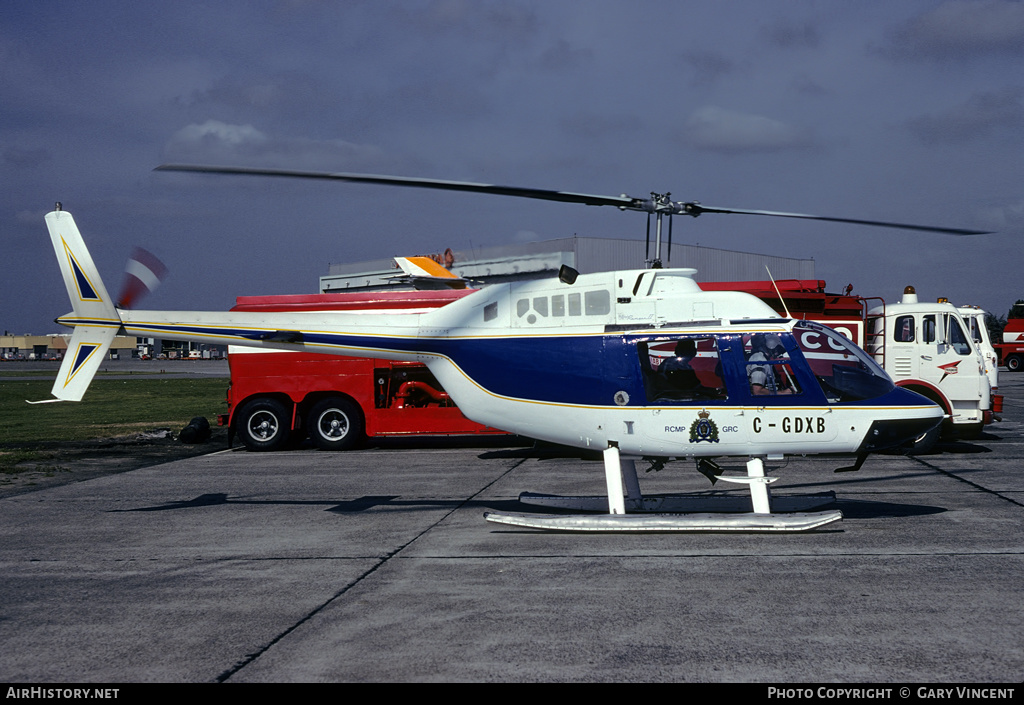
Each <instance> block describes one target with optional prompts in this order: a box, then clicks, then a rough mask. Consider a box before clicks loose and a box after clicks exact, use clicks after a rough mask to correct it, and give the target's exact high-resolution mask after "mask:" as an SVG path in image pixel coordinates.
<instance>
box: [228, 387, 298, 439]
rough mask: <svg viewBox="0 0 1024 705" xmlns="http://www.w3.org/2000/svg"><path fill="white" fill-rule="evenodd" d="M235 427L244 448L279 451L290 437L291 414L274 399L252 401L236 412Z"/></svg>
mask: <svg viewBox="0 0 1024 705" xmlns="http://www.w3.org/2000/svg"><path fill="white" fill-rule="evenodd" d="M236 419H237V420H236V421H235V426H236V427H237V429H238V435H239V436H240V437H241V439H242V443H243V444H244V445H245V447H246V448H248V449H249V450H252V451H274V450H281V449H282V448H284V447H285V446H286V445H288V438H289V436H290V435H291V428H290V426H291V414H289V413H288V408H287V407H286V406H285V405H284V404H282V403H281V402H279V401H277V400H276V399H269V398H264V399H254V400H252V401H251V402H249V403H248V404H246V405H245V406H244V407H242V410H241V411H239V412H238V414H237V415H236Z"/></svg>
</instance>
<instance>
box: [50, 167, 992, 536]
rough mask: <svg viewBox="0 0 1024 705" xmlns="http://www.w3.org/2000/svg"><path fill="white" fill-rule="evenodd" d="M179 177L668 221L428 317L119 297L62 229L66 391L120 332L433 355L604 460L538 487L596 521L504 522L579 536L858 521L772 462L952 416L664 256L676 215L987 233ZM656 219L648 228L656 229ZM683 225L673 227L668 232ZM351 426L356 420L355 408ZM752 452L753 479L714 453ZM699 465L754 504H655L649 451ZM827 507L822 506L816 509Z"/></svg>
mask: <svg viewBox="0 0 1024 705" xmlns="http://www.w3.org/2000/svg"><path fill="white" fill-rule="evenodd" d="M159 169H162V170H175V171H193V172H206V173H222V174H253V175H269V176H287V177H299V178H326V179H335V180H341V181H354V182H363V183H375V184H389V185H399V186H415V187H422V188H434V189H446V190H461V191H470V192H477V193H489V194H499V195H512V196H521V197H529V198H541V199H546V200H556V201H564V202H570V203H583V204H587V205H610V206H614V207H617V208H620V209H622V210H639V211H644V212H646V213H648V225H649V223H650V215H652V214H653V215H654V216H655V217H656V219H657V235H658V237H657V239H656V250H655V257H654V259H653V260H650V261H649V266H648V268H646V269H638V270H625V271H615V272H603V273H598V274H585V275H580V274H578V273H577V272H575V271H574V270H572V269H571V268H568V267H563V268H562V271H561V272H560V273H559V276H558V278H557V279H550V280H534V281H523V282H513V283H506V284H500V285H493V286H488V287H485V288H482V289H479V290H477V291H475V292H473V293H472V294H470V295H468V296H465V297H463V298H460V299H459V300H457V301H454V302H452V303H450V304H448V305H446V306H443V307H441V308H438V309H434V310H431V311H428V312H419V313H407V314H400V313H386V314H384V313H382V314H372V313H367V312H361V313H358V314H353V313H345V312H335V311H331V312H324V311H319V312H292V313H266V312H196V311H141V310H125V309H120V308H117V307H116V306H115V304H114V302H113V301H112V300H111V298H110V297H109V295H108V293H107V290H106V288H105V287H104V285H103V282H102V280H101V279H100V276H99V273H98V272H97V270H96V267H95V265H94V263H93V260H92V257H91V256H90V254H89V252H88V250H87V248H86V246H85V243H84V241H83V239H82V236H81V234H80V233H79V230H78V228H77V226H76V224H75V221H74V219H73V218H72V217H71V214H70V213H68V212H67V211H63V210H61V208H60V206H59V204H58V207H57V209H56V210H54V211H53V212H51V213H49V214H47V216H46V223H47V226H48V228H49V232H50V237H51V240H52V243H53V247H54V250H55V252H56V254H57V259H58V260H59V262H60V266H61V271H62V274H63V278H64V283H65V286H66V287H67V291H68V295H69V296H70V298H71V303H72V309H73V310H72V312H71V313H68V314H66V315H64V316H61V317H59V318H58V319H57V322H58V323H61V324H63V325H66V326H70V327H72V328H74V334H73V336H72V338H71V342H70V344H69V346H68V351H67V354H66V356H65V358H64V361H63V364H62V365H61V368H60V372H59V373H58V377H57V380H56V382H55V384H54V387H53V390H52V393H53V395H54V397H55V398H54V399H49V400H45V401H62V400H67V401H79V400H81V398H82V396H83V394H84V393H85V391H86V389H87V388H88V386H89V384H90V382H91V380H92V378H93V376H94V375H95V373H96V370H97V369H98V367H99V364H100V362H101V360H102V359H103V358H104V357H105V356H106V353H107V350H108V348H109V346H110V344H111V342H112V341H113V339H114V337H115V336H116V335H117V334H118V333H121V334H127V335H134V336H142V337H157V338H162V339H171V340H191V341H200V342H207V343H216V344H231V345H246V346H253V347H261V348H272V349H281V350H293V351H306V352H314V353H325V354H330V355H351V356H369V357H377V358H385V359H393V360H411V361H416V362H422V363H424V364H425V365H426V366H427V367H428V368H429V369H430V371H431V372H432V373H433V374H434V376H435V377H436V378H437V379H438V381H439V382H440V383H441V384H442V385H443V387H444V388H445V390H447V391H448V393H449V394H450V395H451V397H452V398H453V399H454V400H455V401H456V403H457V404H458V406H459V408H460V409H461V410H462V412H463V413H464V414H465V415H466V416H467V417H468V418H470V419H472V420H474V421H477V422H479V423H481V424H485V425H488V426H493V427H496V428H501V429H504V430H507V431H509V432H512V433H516V434H519V435H522V436H526V437H529V438H535V439H539V440H542V441H548V442H552V443H557V444H562V445H566V446H573V447H576V448H581V449H590V450H597V451H600V452H601V453H602V454H603V458H604V470H605V480H606V484H607V497H557V496H550V495H535V494H531V493H524V494H523V495H521V496H520V501H521V502H523V503H525V504H533V505H539V506H543V507H545V508H546V509H547V511H549V512H551V510H552V508H561V509H566V510H589V511H590V512H591V513H579V512H577V513H564V514H559V513H537V514H518V513H495V512H489V513H487V514H485V517H486V518H487V520H489V521H492V522H498V523H502V524H511V525H515V526H524V527H532V528H539V529H550V530H562V531H572V530H577V531H686V530H699V531H802V530H808V529H815V528H819V527H823V526H827V525H830V524H832V523H834V522H837V521H840V520H841V519H842V513H841V512H840V511H838V510H835V509H831V510H828V509H822V507H823V506H825V505H827V504H828V503H831V502H832V501H834V498H835V495H834V493H826V494H824V495H815V496H805V497H781V496H780V497H776V498H774V499H773V498H772V497H771V495H770V493H769V489H768V485H769V484H770V483H771V482H773V481H774V480H776V479H777V478H776V477H769V476H766V474H765V461H766V460H767V461H777V460H782V459H784V457H785V456H787V455H806V454H818V453H828V454H851V455H856V462H855V464H854V465H853V466H852V467H850V468H842V470H856V469H859V468H860V466H861V465H862V463H863V462H864V459H865V458H866V457H867V455H868V454H869V453H872V452H876V451H881V450H886V449H892V448H897V447H899V446H901V445H902V444H905V443H907V442H908V441H911V440H913V439H915V438H918V437H920V436H921V435H923V434H925V433H927V432H928V431H929V430H931V429H932V428H934V427H935V426H936V425H937V424H939V423H940V422H941V421H942V419H943V412H942V410H941V409H940V408H939V407H938V406H937V405H935V404H934V403H932V402H931V401H929V400H928V399H926V398H924V397H922V396H919V395H917V394H915V393H913V392H909V391H906V390H903V389H900V388H898V387H896V386H894V384H893V383H892V381H891V380H890V379H889V377H888V376H887V375H886V374H885V372H884V371H883V370H882V369H881V368H880V367H879V366H878V365H877V364H876V363H875V362H874V360H873V359H872V358H871V357H870V356H869V355H868V354H867V353H865V352H864V351H862V350H861V349H860V348H858V347H857V346H855V345H854V344H853V343H851V342H850V341H849V340H848V339H846V338H845V337H843V336H841V335H839V334H838V333H836V332H835V331H833V330H831V329H830V328H827V327H825V326H823V325H820V324H817V323H814V322H810V321H799V320H791V319H786V318H781V317H779V316H778V315H777V314H776V313H775V312H774V311H773V310H772V309H771V308H769V307H768V306H767V305H766V304H764V303H763V302H761V301H760V300H759V299H757V298H755V297H753V296H751V295H749V294H745V293H740V292H728V291H724V292H705V291H702V290H701V289H700V287H699V286H698V285H697V284H696V283H695V281H694V279H693V274H694V273H695V270H692V269H664V268H661V262H660V250H661V231H662V222H663V219H664V218H666V217H667V218H668V219H669V228H671V216H672V215H679V214H685V215H690V216H697V215H700V214H702V213H741V214H758V215H769V216H780V217H795V218H812V219H819V220H827V221H837V222H853V223H860V224H864V225H879V226H887V227H897V228H908V229H914V230H928V231H937V232H946V233H953V234H975V233H976V231H967V230H958V229H952V228H932V227H927V226H918V225H906V224H898V223H884V222H878V221H865V220H853V219H844V218H830V217H819V216H811V215H806V214H797V213H779V212H773V211H749V210H738V209H722V208H709V207H705V206H702V205H700V204H699V203H695V202H674V201H672V200H671V199H670V197H669V194H664V195H661V194H652V195H651V198H649V199H638V198H631V197H628V196H620V197H608V196H593V195H587V194H576V193H568V192H561V191H545V190H540V189H524V188H515V187H504V186H492V185H487V184H475V183H467V182H455V181H438V180H430V179H413V178H402V177H390V176H373V175H362V174H323V173H318V172H295V171H281V170H262V169H245V168H234V167H205V166H189V165H165V166H163V167H159ZM648 230H649V229H648ZM669 232H671V230H669ZM338 421H339V423H345V418H344V415H343V414H342V413H341V412H339V416H338ZM727 457H739V458H743V459H745V462H746V474H745V475H728V474H724V473H723V470H722V468H721V466H719V465H718V464H717V463H716V462H715V458H727ZM672 459H689V460H691V461H695V463H696V466H697V469H698V470H699V471H700V472H701V473H703V474H704V475H706V476H707V477H708V478H709V479H711V481H712V482H713V483H714V482H715V481H716V480H722V481H725V482H732V483H739V484H742V485H746V486H747V487H748V488H749V492H750V498H749V500H748V499H746V498H745V497H742V496H741V497H733V496H729V495H718V496H710V497H696V496H682V495H680V496H657V497H644V496H643V495H642V493H641V492H640V488H639V482H638V480H637V473H636V461H638V460H646V461H648V462H651V463H652V464H653V466H654V467H656V468H660V467H661V466H663V465H664V463H665V462H667V461H669V460H672ZM812 510H821V511H812Z"/></svg>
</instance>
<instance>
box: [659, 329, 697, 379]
mask: <svg viewBox="0 0 1024 705" xmlns="http://www.w3.org/2000/svg"><path fill="white" fill-rule="evenodd" d="M695 357H697V343H696V342H695V341H694V340H693V338H682V339H681V340H679V341H678V342H677V343H676V349H675V357H670V358H668V359H667V360H665V362H663V363H661V367H660V371H661V373H662V374H663V375H665V379H666V380H668V383H669V385H670V386H671V387H672V388H673V389H678V390H683V391H689V390H694V389H697V387H699V386H700V379H699V378H698V377H697V372H696V371H695V370H694V369H693V367H692V366H691V365H690V361H691V360H693V358H695Z"/></svg>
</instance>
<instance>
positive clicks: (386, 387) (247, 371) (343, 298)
mask: <svg viewBox="0 0 1024 705" xmlns="http://www.w3.org/2000/svg"><path fill="white" fill-rule="evenodd" d="M468 293H470V292H469V291H467V290H445V291H405V292H359V293H347V294H312V295H299V296H240V297H238V299H237V301H236V305H235V307H234V308H232V309H231V310H232V311H356V310H368V309H373V310H375V311H396V312H397V311H404V312H406V313H412V312H415V311H417V310H423V311H425V310H429V309H432V308H437V307H439V306H443V305H445V304H447V303H449V302H451V301H454V300H455V299H458V298H461V297H462V296H465V295H466V294H468ZM228 364H229V366H230V368H231V386H230V387H229V388H228V398H227V401H228V413H227V414H223V415H221V416H220V417H218V422H219V423H220V425H222V426H223V425H227V426H228V429H229V436H230V437H233V436H234V435H235V434H237V435H238V436H239V437H240V438H241V440H242V443H244V444H245V446H246V448H248V449H249V450H254V451H271V450H280V449H282V448H285V447H287V446H288V445H289V443H290V442H291V441H293V440H296V439H297V438H301V436H302V435H304V434H306V433H308V434H309V437H310V439H311V440H312V441H313V443H314V444H315V445H316V446H317V447H319V448H323V449H325V450H345V449H348V448H351V447H353V446H354V445H355V444H356V443H358V442H359V440H360V439H361V438H363V437H364V436H369V437H375V436H410V435H437V436H452V435H474V434H501V433H504V431H499V430H498V429H494V428H490V427H487V426H481V425H480V424H477V423H474V422H472V421H470V420H469V419H467V418H466V417H465V416H463V415H462V412H461V411H459V409H458V407H456V406H455V403H454V402H453V401H451V399H449V398H448V394H447V393H446V392H445V391H444V389H442V388H441V385H440V384H438V382H437V380H436V379H435V378H434V376H433V375H432V374H431V373H430V370H428V369H427V368H426V366H424V365H422V364H419V363H409V362H394V361H391V360H378V359H373V358H367V357H338V356H334V355H316V354H311V353H304V352H280V351H272V350H262V349H259V348H245V347H232V348H231V349H230V350H229V352H228Z"/></svg>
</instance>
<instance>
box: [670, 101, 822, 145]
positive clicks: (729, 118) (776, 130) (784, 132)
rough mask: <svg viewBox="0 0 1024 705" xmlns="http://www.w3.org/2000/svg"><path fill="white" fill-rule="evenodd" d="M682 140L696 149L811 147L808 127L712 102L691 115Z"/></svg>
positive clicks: (811, 140) (812, 143) (812, 142)
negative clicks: (731, 108) (741, 111)
mask: <svg viewBox="0 0 1024 705" xmlns="http://www.w3.org/2000/svg"><path fill="white" fill-rule="evenodd" d="M682 139H683V141H684V142H685V143H686V144H688V145H690V146H691V147H695V148H696V149H701V150H707V151H710V152H721V153H740V152H777V151H782V150H791V149H807V148H809V147H812V146H814V139H813V136H812V135H811V132H810V131H809V130H807V129H804V128H799V127H795V126H793V125H789V124H787V123H784V122H781V121H779V120H773V119H771V118H768V117H764V116H762V115H752V114H749V113H740V112H736V111H732V110H726V109H725V108H719V107H717V106H713V105H709V106H705V107H703V108H699V109H697V110H695V111H694V112H693V113H692V114H691V115H690V117H689V119H688V120H687V121H686V124H685V126H684V127H683V132H682Z"/></svg>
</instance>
